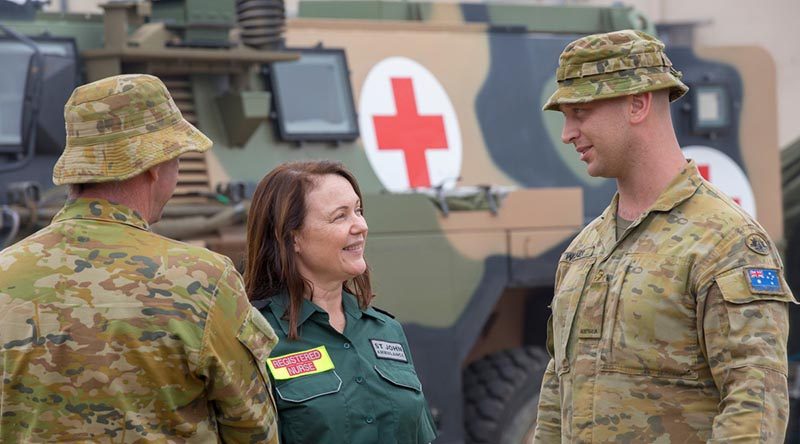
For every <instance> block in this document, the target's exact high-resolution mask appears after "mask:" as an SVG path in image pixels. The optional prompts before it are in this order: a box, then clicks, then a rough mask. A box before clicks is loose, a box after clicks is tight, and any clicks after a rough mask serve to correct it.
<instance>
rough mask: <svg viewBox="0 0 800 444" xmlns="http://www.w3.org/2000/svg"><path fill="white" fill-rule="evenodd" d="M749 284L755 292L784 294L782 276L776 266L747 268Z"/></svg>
mask: <svg viewBox="0 0 800 444" xmlns="http://www.w3.org/2000/svg"><path fill="white" fill-rule="evenodd" d="M744 272H745V277H746V278H747V284H748V285H749V286H750V291H752V292H753V293H762V294H783V286H782V285H781V278H780V275H779V274H778V273H779V271H778V269H776V268H746V269H745V270H744Z"/></svg>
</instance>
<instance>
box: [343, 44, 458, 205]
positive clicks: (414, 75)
mask: <svg viewBox="0 0 800 444" xmlns="http://www.w3.org/2000/svg"><path fill="white" fill-rule="evenodd" d="M451 80H452V79H451ZM456 80H458V77H457V76H456ZM358 124H359V127H360V129H361V141H362V142H363V144H364V152H365V153H366V155H367V159H368V160H369V163H370V166H372V170H373V171H374V172H375V175H376V176H378V179H379V180H380V181H381V184H382V185H383V186H384V187H385V189H386V190H387V191H390V192H407V191H410V190H412V189H415V188H429V187H432V186H439V185H442V186H443V187H445V188H451V187H453V186H455V184H456V181H457V180H458V178H459V177H461V160H462V154H463V147H462V144H461V129H460V127H459V123H458V115H457V114H456V111H455V108H454V107H453V103H452V102H451V101H450V97H449V96H448V94H447V91H446V90H445V89H444V87H443V86H442V84H441V83H440V82H439V80H438V79H437V78H436V76H434V75H433V73H431V72H430V71H428V69H427V68H426V67H425V66H423V65H421V64H420V63H418V62H416V61H414V60H411V59H409V58H405V57H389V58H386V59H383V60H381V61H380V62H378V63H376V64H375V65H374V66H373V67H372V69H370V70H369V73H368V74H367V77H366V78H365V79H364V83H363V85H362V86H361V93H360V97H359V103H358Z"/></svg>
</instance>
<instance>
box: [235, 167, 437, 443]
mask: <svg viewBox="0 0 800 444" xmlns="http://www.w3.org/2000/svg"><path fill="white" fill-rule="evenodd" d="M247 237H248V245H247V265H246V268H245V285H246V287H247V293H248V295H249V296H250V299H251V301H252V302H253V304H254V305H255V306H256V307H258V308H259V309H260V310H261V312H262V313H263V314H264V316H265V317H266V319H267V320H268V321H269V322H270V324H272V327H273V329H274V330H275V333H276V334H277V335H278V337H279V338H280V342H279V343H278V345H277V346H276V347H275V348H274V349H273V350H272V354H271V355H270V358H269V360H268V362H267V366H268V369H269V373H270V375H271V377H272V382H273V387H274V394H275V401H276V403H277V407H278V413H279V421H278V423H279V428H280V433H281V442H282V443H284V444H295V443H307V444H328V443H330V444H333V443H336V444H340V443H350V444H358V443H369V444H375V443H429V442H431V441H433V439H434V438H435V437H436V432H435V428H434V425H433V421H432V419H431V415H430V412H429V410H428V405H427V403H426V401H425V396H424V395H423V393H422V385H421V384H420V382H419V378H418V377H417V374H416V371H415V370H414V364H413V361H412V359H411V351H410V350H409V347H408V342H407V341H406V337H405V334H404V333H403V329H402V327H401V326H400V324H399V323H398V322H397V321H395V320H394V319H393V318H392V316H391V315H389V314H387V313H385V312H381V311H378V310H376V309H375V308H373V307H370V301H371V299H372V291H371V286H370V279H369V268H368V267H367V263H366V261H365V260H364V246H365V242H366V238H367V223H366V221H365V220H364V215H363V209H362V201H361V192H360V191H359V188H358V183H357V182H356V180H355V178H354V177H353V175H352V174H351V173H350V172H348V171H347V170H346V169H345V168H344V167H343V166H342V165H341V164H339V163H335V162H328V161H316V162H298V163H289V164H284V165H281V166H279V167H277V168H275V169H274V170H273V171H272V172H270V173H269V174H268V175H267V176H266V177H265V178H264V179H263V180H262V181H261V182H260V183H259V185H258V188H257V189H256V192H255V195H254V196H253V201H252V205H251V208H250V215H249V217H248V221H247Z"/></svg>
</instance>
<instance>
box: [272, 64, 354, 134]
mask: <svg viewBox="0 0 800 444" xmlns="http://www.w3.org/2000/svg"><path fill="white" fill-rule="evenodd" d="M300 52H301V57H300V59H299V60H296V61H291V62H277V63H274V64H273V65H272V66H271V69H270V71H269V72H270V79H269V80H270V83H271V85H272V94H273V96H274V103H275V110H276V113H277V117H278V128H279V133H280V136H281V138H282V139H283V140H297V141H303V140H309V141H312V140H327V141H336V140H353V139H355V138H356V137H358V125H357V123H356V114H355V107H354V105H353V94H352V90H351V88H350V78H349V74H348V69H347V61H346V59H345V53H344V51H343V50H335V49H333V50H332V49H314V50H300Z"/></svg>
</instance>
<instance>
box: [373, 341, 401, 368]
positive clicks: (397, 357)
mask: <svg viewBox="0 0 800 444" xmlns="http://www.w3.org/2000/svg"><path fill="white" fill-rule="evenodd" d="M369 342H371V343H372V349H373V350H375V356H377V357H378V359H390V360H392V361H400V362H408V358H406V352H405V350H403V344H400V343H399V342H389V341H381V340H380V339H370V340H369Z"/></svg>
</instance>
